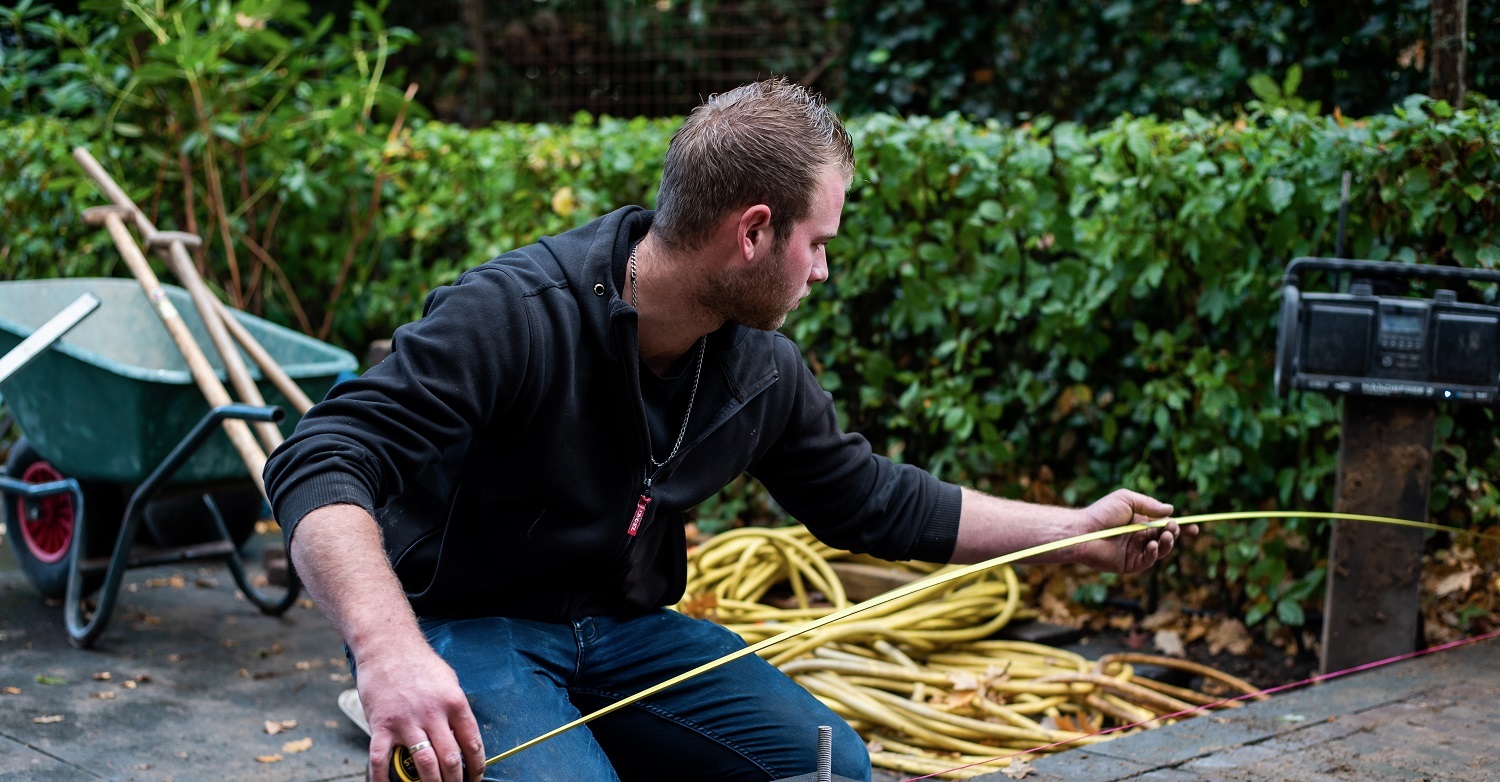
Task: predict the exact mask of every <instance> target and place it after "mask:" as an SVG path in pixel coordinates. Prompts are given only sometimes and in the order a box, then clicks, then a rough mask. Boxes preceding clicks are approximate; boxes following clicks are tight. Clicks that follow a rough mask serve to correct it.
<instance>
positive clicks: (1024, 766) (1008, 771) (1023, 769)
mask: <svg viewBox="0 0 1500 782" xmlns="http://www.w3.org/2000/svg"><path fill="white" fill-rule="evenodd" d="M1035 770H1036V769H1034V768H1032V767H1031V764H1030V763H1027V762H1026V761H1024V760H1017V761H1013V762H1012V763H1011V764H1010V765H1009V766H1007V767H1005V768H1002V769H1000V773H1002V774H1004V775H1006V776H1008V777H1010V778H1011V779H1025V778H1026V776H1027V775H1028V774H1030V773H1031V772H1033V771H1035Z"/></svg>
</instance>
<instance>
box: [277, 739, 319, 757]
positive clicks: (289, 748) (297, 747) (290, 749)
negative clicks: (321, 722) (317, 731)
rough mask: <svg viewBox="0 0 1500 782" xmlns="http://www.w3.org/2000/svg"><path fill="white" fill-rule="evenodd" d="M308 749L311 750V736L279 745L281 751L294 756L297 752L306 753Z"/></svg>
mask: <svg viewBox="0 0 1500 782" xmlns="http://www.w3.org/2000/svg"><path fill="white" fill-rule="evenodd" d="M310 749H312V736H308V737H307V738H302V739H297V740H296V741H288V742H287V743H285V744H282V745H281V751H282V752H285V753H286V754H288V755H295V754H297V753H298V752H306V751H308V750H310Z"/></svg>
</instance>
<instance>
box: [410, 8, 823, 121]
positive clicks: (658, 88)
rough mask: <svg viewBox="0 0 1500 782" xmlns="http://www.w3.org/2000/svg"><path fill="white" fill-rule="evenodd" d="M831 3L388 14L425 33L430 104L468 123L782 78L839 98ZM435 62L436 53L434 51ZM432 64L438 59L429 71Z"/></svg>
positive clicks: (650, 110) (659, 104)
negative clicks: (397, 16) (770, 77)
mask: <svg viewBox="0 0 1500 782" xmlns="http://www.w3.org/2000/svg"><path fill="white" fill-rule="evenodd" d="M834 2H835V0H727V1H719V0H638V1H632V0H541V1H540V2H537V0H520V2H508V3H487V2H482V0H445V1H444V2H433V3H424V4H420V5H418V4H401V5H402V7H401V8H399V9H398V8H397V7H396V6H393V7H392V12H394V13H397V14H399V15H400V16H401V17H403V18H401V19H398V20H396V21H398V22H399V23H406V24H408V26H412V27H415V28H420V29H423V30H424V33H423V44H422V45H421V47H420V48H421V49H425V50H427V51H425V52H420V53H418V52H413V53H411V54H412V56H411V58H410V60H409V61H410V62H411V63H413V64H415V63H425V64H424V65H422V66H420V68H421V70H417V69H416V68H414V70H413V73H412V76H413V78H415V79H417V80H419V81H420V82H422V83H423V90H424V91H425V92H428V101H429V105H432V106H434V107H435V108H436V110H437V112H438V113H439V114H440V115H442V116H443V117H444V118H446V119H452V120H456V121H460V122H465V123H467V124H481V123H484V122H489V121H492V120H508V121H522V122H534V121H560V120H566V119H568V118H570V117H571V116H572V115H573V114H575V113H576V112H578V111H588V112H591V113H593V114H596V115H597V114H609V115H611V116H616V117H632V116H668V115H677V114H683V113H686V112H687V111H689V110H691V109H692V108H693V107H694V106H696V105H698V104H699V103H700V102H701V101H702V99H703V98H706V97H707V96H708V95H710V94H713V93H715V92H722V91H724V90H726V89H730V88H732V87H735V86H737V85H740V84H743V83H745V82H749V81H754V80H756V79H761V78H766V77H769V76H773V75H776V76H785V77H787V78H789V79H792V80H795V81H798V82H800V83H803V84H806V85H808V86H810V87H812V88H814V89H817V90H819V91H821V92H823V93H824V94H825V95H827V96H829V97H830V98H834V97H836V96H837V94H838V92H839V90H840V88H841V81H842V68H840V67H839V60H840V55H841V54H842V53H843V42H844V37H845V36H844V32H843V29H842V27H843V26H842V25H841V24H840V23H839V22H838V20H837V19H836V18H835V9H834ZM434 55H436V56H434ZM432 63H439V65H436V66H434V65H433V64H432Z"/></svg>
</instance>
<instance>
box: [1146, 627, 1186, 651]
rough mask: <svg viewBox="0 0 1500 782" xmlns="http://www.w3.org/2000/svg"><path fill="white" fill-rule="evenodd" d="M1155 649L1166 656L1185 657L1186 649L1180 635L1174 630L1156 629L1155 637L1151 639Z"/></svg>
mask: <svg viewBox="0 0 1500 782" xmlns="http://www.w3.org/2000/svg"><path fill="white" fill-rule="evenodd" d="M1152 643H1153V644H1155V645H1156V649H1157V651H1159V652H1161V653H1162V654H1164V655H1166V656H1168V657H1186V656H1187V649H1186V648H1185V647H1184V646H1183V644H1182V636H1180V635H1178V634H1177V631H1176V630H1158V631H1157V632H1156V637H1155V638H1153V639H1152Z"/></svg>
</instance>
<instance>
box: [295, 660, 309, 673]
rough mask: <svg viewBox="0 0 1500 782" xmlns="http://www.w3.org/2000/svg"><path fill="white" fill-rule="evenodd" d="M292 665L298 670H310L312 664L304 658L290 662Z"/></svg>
mask: <svg viewBox="0 0 1500 782" xmlns="http://www.w3.org/2000/svg"><path fill="white" fill-rule="evenodd" d="M292 667H293V668H296V669H297V670H299V671H310V670H312V667H313V664H312V663H310V662H308V661H306V660H298V661H297V662H295V663H293V664H292Z"/></svg>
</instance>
